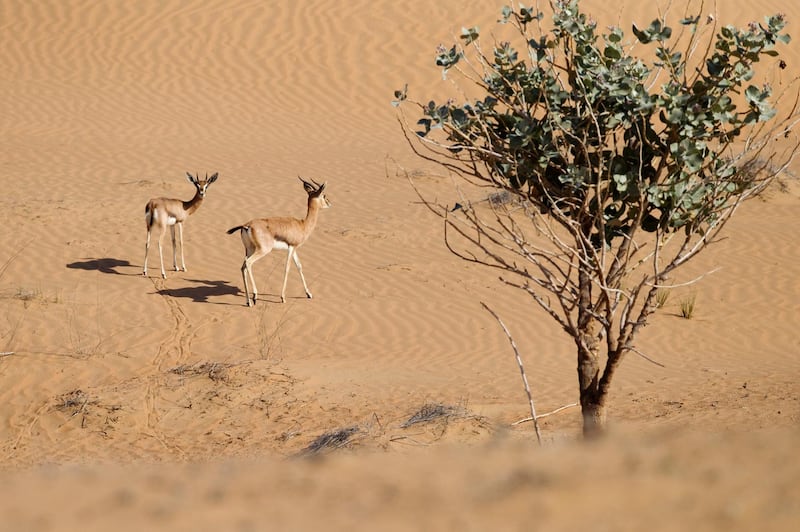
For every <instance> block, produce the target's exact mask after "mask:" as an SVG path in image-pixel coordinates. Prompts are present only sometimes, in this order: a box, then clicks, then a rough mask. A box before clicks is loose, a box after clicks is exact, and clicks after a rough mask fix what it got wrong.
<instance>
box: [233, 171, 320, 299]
mask: <svg viewBox="0 0 800 532" xmlns="http://www.w3.org/2000/svg"><path fill="white" fill-rule="evenodd" d="M300 181H302V182H303V187H304V188H305V189H306V192H307V193H308V211H307V213H306V217H305V219H303V220H298V219H297V218H288V217H281V218H257V219H255V220H250V221H249V222H247V223H246V224H244V225H237V226H236V227H233V228H231V229H228V234H229V235H232V234H233V233H235V232H236V231H241V235H242V243H244V253H245V257H244V262H243V263H242V279H243V280H244V295H245V297H246V298H247V306H248V307H250V306H253V305H255V304H256V299H257V298H258V288H256V280H255V277H253V263H255V262H256V261H257V260H258V259H260V258H261V257H263V256H264V255H266V254H267V253H269V252H270V251H272V250H273V249H285V250H288V252H289V254H288V255H287V257H286V269H285V271H284V273H283V288H282V289H281V302H285V301H286V279H287V278H288V277H289V264H290V263H291V262H292V260H294V265H295V266H296V267H297V271H298V272H300V279H301V280H302V281H303V288H305V290H306V296H308V297H309V298H311V292H309V290H308V285H307V284H306V278H305V277H304V276H303V267H302V266H301V265H300V259H299V258H298V256H297V248H299V247H300V246H302V245H303V243H304V242H305V241H306V240H308V237H309V236H311V233H312V232H313V231H314V227H315V226H316V225H317V216H318V215H319V210H320V209H327V208H328V207H330V206H331V204H330V202H329V201H328V199H327V198H326V197H325V185H326V184H327V183H323V184H321V185H320V184H319V183H317V182H316V181H314V180H313V179H312V180H311V181H312V183H313V184H312V183H309V182H308V181H305V180H304V179H303V178H302V177H301V178H300ZM248 280H249V283H248ZM250 285H252V287H253V299H252V300H251V299H250V290H249V286H250Z"/></svg>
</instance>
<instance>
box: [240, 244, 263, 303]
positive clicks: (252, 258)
mask: <svg viewBox="0 0 800 532" xmlns="http://www.w3.org/2000/svg"><path fill="white" fill-rule="evenodd" d="M266 254H267V252H264V251H260V250H259V251H255V252H253V253H252V254H251V255H249V256H248V257H246V258H245V259H244V264H242V278H243V279H244V291H245V294H244V295H245V296H248V290H247V286H248V282H247V278H248V276H249V278H250V283H249V284H250V286H251V287H252V291H253V298H252V300H251V299H250V298H249V296H248V298H247V306H248V307H251V306H255V304H256V299H258V287H256V277H255V275H253V264H254V263H255V262H256V261H257V260H258V259H260V258H261V257H263V256H264V255H266ZM251 302H252V304H251Z"/></svg>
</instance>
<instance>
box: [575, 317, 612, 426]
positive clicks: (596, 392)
mask: <svg viewBox="0 0 800 532" xmlns="http://www.w3.org/2000/svg"><path fill="white" fill-rule="evenodd" d="M592 325H593V322H592V320H590V321H589V323H587V325H586V327H585V328H584V329H583V330H582V331H580V334H579V339H578V384H579V385H580V400H581V412H582V413H583V435H584V437H586V438H592V437H596V436H600V435H601V434H603V432H604V431H605V427H606V394H605V392H604V391H603V389H602V388H601V387H600V360H599V350H600V347H599V342H598V339H597V333H596V332H595V331H594V328H593V326H592Z"/></svg>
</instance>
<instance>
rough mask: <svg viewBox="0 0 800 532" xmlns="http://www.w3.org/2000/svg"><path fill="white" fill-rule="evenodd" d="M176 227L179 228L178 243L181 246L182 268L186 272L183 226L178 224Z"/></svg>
mask: <svg viewBox="0 0 800 532" xmlns="http://www.w3.org/2000/svg"><path fill="white" fill-rule="evenodd" d="M175 225H177V226H178V243H179V244H180V245H181V266H182V267H183V271H186V261H185V260H184V259H183V224H182V223H178V224H175ZM176 269H177V268H176Z"/></svg>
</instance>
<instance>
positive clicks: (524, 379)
mask: <svg viewBox="0 0 800 532" xmlns="http://www.w3.org/2000/svg"><path fill="white" fill-rule="evenodd" d="M481 305H483V308H485V309H486V310H487V311H488V312H489V314H491V315H492V316H494V319H496V320H497V323H499V324H500V327H502V328H503V332H504V333H506V336H507V337H508V341H509V342H511V348H512V349H513V350H514V355H515V356H516V357H517V365H518V366H519V372H520V373H521V374H522V383H523V384H524V385H525V393H527V394H528V401H529V402H530V404H531V418H532V419H533V427H534V429H536V440H537V441H538V442H539V445H541V444H542V433H541V432H540V431H539V422H538V421H537V420H536V406H535V405H534V404H533V395H531V388H530V386H528V377H527V375H525V367H524V366H523V365H522V358H521V357H520V356H519V350H518V349H517V343H516V342H515V341H514V338H513V337H512V336H511V333H510V332H508V329H507V328H506V326H505V324H504V323H503V320H501V319H500V317H499V316H498V315H497V314H496V313H495V311H493V310H492V309H490V308H489V305H487V304H486V303H484V302H483V301H481Z"/></svg>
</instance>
